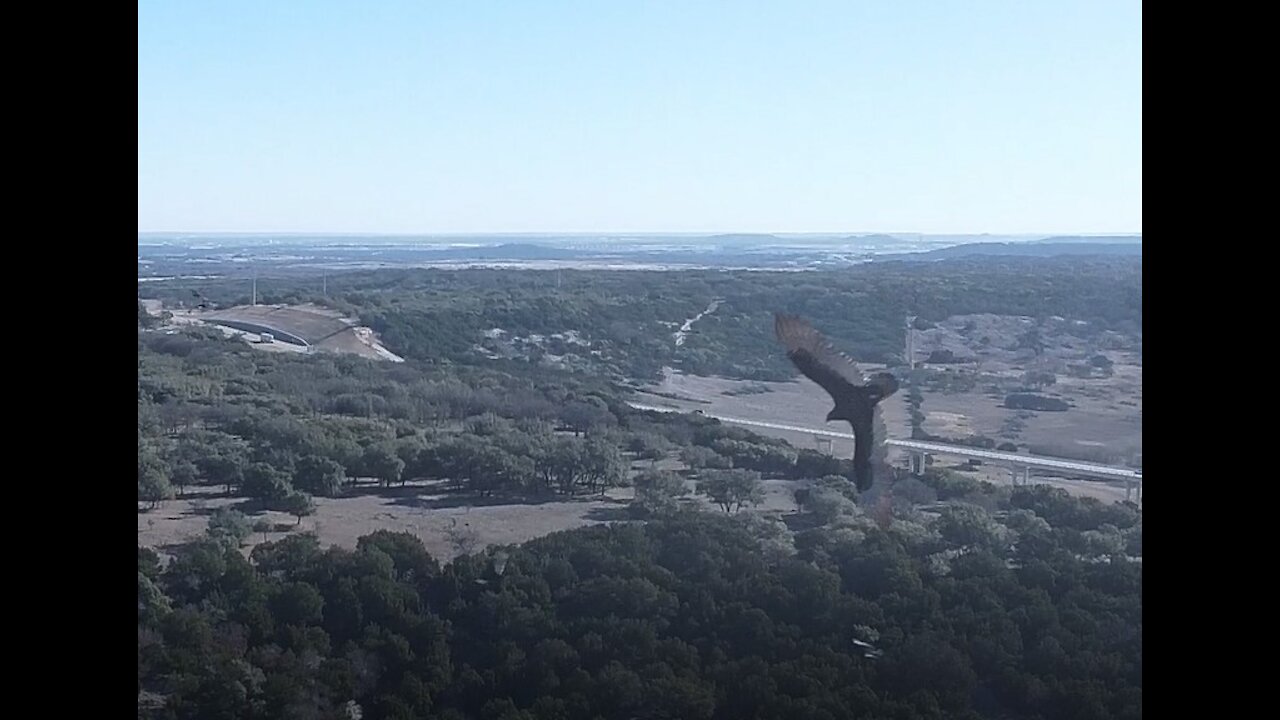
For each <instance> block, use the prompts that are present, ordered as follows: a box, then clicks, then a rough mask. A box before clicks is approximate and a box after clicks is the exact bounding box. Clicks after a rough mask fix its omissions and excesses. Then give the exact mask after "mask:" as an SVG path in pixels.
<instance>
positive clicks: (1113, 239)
mask: <svg viewBox="0 0 1280 720" xmlns="http://www.w3.org/2000/svg"><path fill="white" fill-rule="evenodd" d="M1032 242H1033V243H1034V244H1037V245H1055V244H1063V243H1069V244H1073V245H1075V244H1085V243H1088V244H1090V245H1134V244H1136V245H1141V244H1142V236H1141V235H1060V236H1058V237H1047V238H1045V239H1043V240H1034V241H1032Z"/></svg>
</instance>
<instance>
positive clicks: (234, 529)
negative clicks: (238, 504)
mask: <svg viewBox="0 0 1280 720" xmlns="http://www.w3.org/2000/svg"><path fill="white" fill-rule="evenodd" d="M205 532H206V533H208V534H209V536H210V537H212V538H226V539H227V541H228V542H230V543H232V544H233V545H234V546H235V547H240V546H241V545H243V544H244V541H245V540H246V539H248V537H249V534H250V533H251V532H253V528H252V527H250V525H249V518H247V517H245V514H244V513H242V512H240V511H239V510H232V509H230V508H218V509H217V510H214V511H213V513H212V514H210V515H209V527H208V529H207V530H205Z"/></svg>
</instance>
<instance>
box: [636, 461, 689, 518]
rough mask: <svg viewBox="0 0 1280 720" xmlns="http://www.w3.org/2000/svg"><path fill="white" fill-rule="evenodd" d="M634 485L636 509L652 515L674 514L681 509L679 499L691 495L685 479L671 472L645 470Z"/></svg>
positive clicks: (637, 477)
mask: <svg viewBox="0 0 1280 720" xmlns="http://www.w3.org/2000/svg"><path fill="white" fill-rule="evenodd" d="M634 485H635V488H636V498H635V505H636V507H638V508H640V509H641V510H642V511H644V512H646V513H648V514H652V515H660V514H665V513H670V512H673V511H674V510H676V509H677V508H678V507H679V503H678V502H677V499H678V498H680V497H683V496H685V495H687V494H688V493H689V488H688V485H686V484H685V480H684V478H682V477H680V476H679V475H678V474H676V473H673V472H671V471H669V470H654V469H648V470H645V471H644V472H642V473H640V474H639V475H637V476H636V478H635V481H634Z"/></svg>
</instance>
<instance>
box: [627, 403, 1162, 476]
mask: <svg viewBox="0 0 1280 720" xmlns="http://www.w3.org/2000/svg"><path fill="white" fill-rule="evenodd" d="M627 404H628V405H630V406H631V407H633V408H635V409H637V410H650V411H653V412H663V413H680V412H685V411H683V410H680V409H678V408H670V407H659V406H657V405H645V404H642V403H634V402H628V403H627ZM701 414H702V415H703V416H704V417H709V418H714V419H716V420H719V421H720V422H725V423H731V424H734V425H747V426H752V427H762V428H772V429H774V430H790V431H792V432H800V433H809V434H813V435H819V436H826V437H835V438H845V439H848V440H852V439H853V438H854V435H853V433H843V432H835V431H833V430H823V429H818V428H807V427H799V426H797V425H783V424H780V423H771V422H763V421H760V420H747V419H746V418H735V417H726V416H724V415H712V414H710V413H701ZM885 444H886V445H889V446H891V447H898V448H902V449H903V450H906V451H908V452H917V453H922V454H927V455H928V454H932V455H944V454H945V455H959V456H962V457H970V458H977V459H981V460H990V461H993V462H1004V463H1009V464H1011V465H1015V466H1018V467H1032V468H1041V469H1045V470H1058V471H1066V472H1071V473H1076V474H1080V475H1090V476H1093V477H1103V478H1108V479H1114V480H1127V481H1136V482H1137V483H1139V484H1140V483H1141V482H1142V472H1141V471H1140V470H1131V469H1129V468H1124V467H1116V466H1114V465H1101V464H1098V463H1090V462H1080V461H1076V460H1064V459H1061V458H1051V457H1045V456H1043V455H1022V454H1019V453H1009V452H997V451H995V450H983V449H981V448H975V447H969V446H967V445H948V444H945V443H935V442H923V441H920V440H895V439H892V438H890V439H887V440H885Z"/></svg>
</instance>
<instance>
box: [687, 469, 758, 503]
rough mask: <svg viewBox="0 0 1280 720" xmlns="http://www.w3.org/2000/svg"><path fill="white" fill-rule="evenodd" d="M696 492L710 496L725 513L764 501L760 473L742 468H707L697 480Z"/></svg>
mask: <svg viewBox="0 0 1280 720" xmlns="http://www.w3.org/2000/svg"><path fill="white" fill-rule="evenodd" d="M698 492H699V493H702V494H703V495H706V496H707V497H709V498H711V500H712V501H713V502H714V503H715V504H716V505H719V506H720V508H721V509H722V510H724V511H725V512H726V513H729V512H736V511H738V510H741V509H742V506H744V505H759V504H760V503H762V502H764V486H763V485H762V483H761V480H760V473H758V472H756V471H755V470H743V469H742V468H733V469H732V470H707V471H706V472H704V473H702V475H701V477H700V478H699V480H698Z"/></svg>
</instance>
